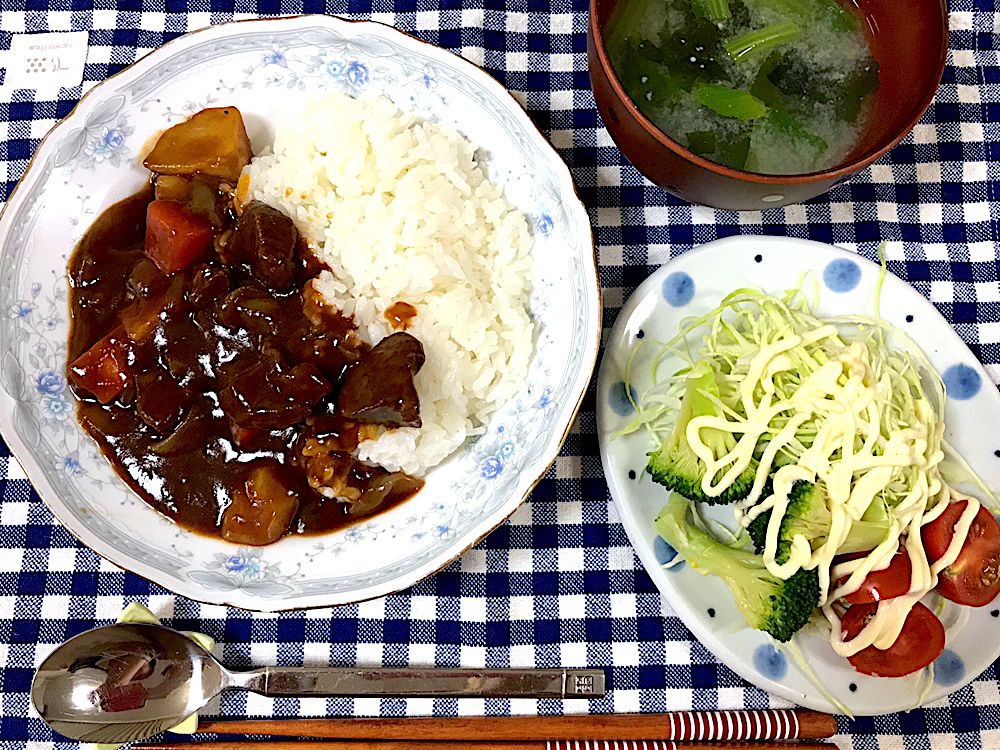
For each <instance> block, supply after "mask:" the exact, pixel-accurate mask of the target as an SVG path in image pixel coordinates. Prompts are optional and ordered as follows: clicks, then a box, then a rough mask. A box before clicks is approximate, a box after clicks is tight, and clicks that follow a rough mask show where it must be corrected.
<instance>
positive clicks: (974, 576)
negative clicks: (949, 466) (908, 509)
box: [920, 500, 1000, 607]
mask: <svg viewBox="0 0 1000 750" xmlns="http://www.w3.org/2000/svg"><path fill="white" fill-rule="evenodd" d="M967 505H968V501H967V500H960V501H958V502H955V503H952V504H951V505H949V506H948V508H947V509H946V510H945V512H944V513H942V514H941V515H940V516H938V517H937V518H936V519H934V520H933V521H931V522H930V523H929V524H927V525H926V526H924V528H923V530H922V531H921V532H920V536H921V539H922V540H923V543H924V549H925V550H926V551H927V559H928V560H929V561H931V562H932V563H933V562H935V561H937V560H939V559H940V558H941V557H942V556H943V555H944V553H945V552H946V551H947V549H948V545H949V544H951V538H952V535H953V534H954V531H955V524H956V523H958V520H959V519H960V518H961V517H962V513H963V512H964V511H965V508H966V506H967ZM937 592H938V593H939V594H941V596H943V597H944V598H946V599H951V600H952V601H953V602H956V603H958V604H964V605H966V606H968V607H983V606H985V605H987V604H989V603H990V602H992V601H993V600H994V599H995V598H996V596H997V594H1000V524H998V523H997V519H996V518H994V517H993V514H992V513H990V512H989V510H987V509H986V508H985V507H982V506H980V508H979V512H978V513H977V514H976V517H975V518H974V519H973V521H972V526H970V527H969V534H968V536H966V538H965V544H963V545H962V551H961V552H959V553H958V557H957V558H956V559H955V562H953V563H952V564H951V565H949V566H948V567H947V568H945V569H944V570H942V571H941V573H940V575H939V576H938V583H937Z"/></svg>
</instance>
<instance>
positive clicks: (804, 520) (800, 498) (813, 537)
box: [747, 480, 889, 565]
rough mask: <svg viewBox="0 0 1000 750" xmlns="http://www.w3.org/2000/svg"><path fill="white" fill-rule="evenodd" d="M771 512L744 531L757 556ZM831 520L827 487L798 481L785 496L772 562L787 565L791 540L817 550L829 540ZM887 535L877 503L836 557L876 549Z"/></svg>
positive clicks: (854, 527) (885, 518) (885, 516)
mask: <svg viewBox="0 0 1000 750" xmlns="http://www.w3.org/2000/svg"><path fill="white" fill-rule="evenodd" d="M770 520H771V511H770V510H766V511H764V512H763V513H761V514H760V515H759V516H757V517H756V518H754V519H753V520H752V521H751V522H750V525H749V526H748V527H747V532H749V534H750V539H751V540H752V541H753V546H754V549H755V550H756V551H757V554H761V553H763V552H764V544H765V540H766V538H767V524H768V523H769V522H770ZM832 520H833V517H832V514H831V513H830V504H829V501H828V497H827V493H826V487H825V486H824V485H822V484H818V483H815V482H806V481H803V480H799V481H797V482H795V483H794V484H793V485H792V488H791V490H789V492H788V507H787V508H786V509H785V515H784V516H783V517H782V519H781V526H780V528H779V529H778V549H777V552H776V554H775V556H774V560H775V562H777V563H778V564H779V565H782V564H784V563H786V562H787V561H788V556H789V554H790V552H791V547H792V540H793V539H794V538H795V537H796V536H798V535H801V536H803V537H805V540H806V541H807V542H809V547H810V549H812V550H816V549H818V548H819V547H820V545H822V544H823V543H824V542H825V541H826V540H827V538H828V537H829V536H830V525H831V523H832ZM888 532H889V518H888V514H887V513H886V512H885V506H884V505H883V504H881V503H880V502H878V501H876V502H873V503H872V504H871V506H869V510H868V511H867V512H866V513H865V515H864V516H862V518H861V520H860V521H855V522H854V523H853V524H852V525H851V530H850V532H849V533H848V535H847V539H845V540H844V542H843V544H841V545H840V547H839V548H838V549H837V551H838V553H840V554H846V553H850V552H865V551H868V550H871V549H874V548H875V547H876V546H878V545H879V544H880V543H881V542H882V540H883V539H885V535H886V534H887V533H888Z"/></svg>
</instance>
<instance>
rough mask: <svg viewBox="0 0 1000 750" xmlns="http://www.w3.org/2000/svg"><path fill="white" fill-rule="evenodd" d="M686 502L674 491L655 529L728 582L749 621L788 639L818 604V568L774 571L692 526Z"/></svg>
mask: <svg viewBox="0 0 1000 750" xmlns="http://www.w3.org/2000/svg"><path fill="white" fill-rule="evenodd" d="M689 505H690V503H689V501H687V500H685V499H684V498H682V497H674V498H673V499H672V500H671V501H670V503H668V504H667V507H665V508H664V509H663V511H662V512H661V513H660V515H659V517H658V518H657V519H656V522H655V528H656V531H657V533H659V534H660V536H662V537H663V539H664V540H665V541H666V542H667V544H669V545H670V546H671V547H673V548H674V549H675V550H677V552H678V554H680V555H681V556H682V557H684V558H685V559H686V560H687V561H688V562H690V563H691V566H692V567H694V568H697V569H698V570H699V571H701V572H702V573H704V574H709V573H711V574H712V575H717V576H719V577H720V578H721V579H722V580H723V581H725V582H726V585H727V586H729V589H730V591H732V593H733V598H734V599H735V600H736V607H737V609H739V611H740V612H741V613H742V615H743V617H744V618H745V619H746V621H747V624H748V625H750V627H752V628H756V629H757V630H763V631H764V632H765V633H768V634H769V635H770V636H771V637H772V638H774V639H775V640H777V641H781V642H782V643H784V642H786V641H788V640H789V639H790V638H791V637H792V635H794V634H795V632H796V631H797V630H799V629H800V628H802V627H803V626H804V625H805V624H806V622H808V620H809V616H810V615H811V614H812V611H813V610H814V609H816V607H818V606H819V576H818V574H817V572H816V570H815V569H813V570H799V571H797V572H796V573H795V574H794V575H792V576H791V577H790V578H788V579H787V580H783V579H781V578H778V577H777V576H775V575H772V574H771V573H770V572H769V571H768V570H767V568H765V567H764V561H763V560H762V559H761V558H760V557H758V556H757V555H755V554H753V553H752V552H749V551H747V550H739V549H733V548H731V547H727V546H726V545H724V544H722V543H720V542H718V541H716V540H715V539H714V538H713V537H712V536H711V535H710V534H708V533H706V532H704V531H702V530H700V529H698V528H696V527H695V526H693V525H692V524H691V523H690V522H689V521H688V518H687V513H688V508H689Z"/></svg>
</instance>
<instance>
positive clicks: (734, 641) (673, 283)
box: [597, 236, 1000, 715]
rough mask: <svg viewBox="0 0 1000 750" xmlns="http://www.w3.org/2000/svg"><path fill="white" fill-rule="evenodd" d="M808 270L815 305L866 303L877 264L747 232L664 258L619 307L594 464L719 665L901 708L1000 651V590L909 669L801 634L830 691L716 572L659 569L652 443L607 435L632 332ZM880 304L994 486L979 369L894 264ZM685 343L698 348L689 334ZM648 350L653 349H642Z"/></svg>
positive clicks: (801, 695)
mask: <svg viewBox="0 0 1000 750" xmlns="http://www.w3.org/2000/svg"><path fill="white" fill-rule="evenodd" d="M807 271H812V272H814V273H815V277H816V278H817V279H818V281H819V284H820V296H819V313H820V315H824V316H828V315H838V314H846V313H871V312H872V311H873V309H874V302H875V284H876V282H877V280H878V278H879V272H880V269H879V267H878V266H877V265H875V264H874V263H871V262H870V261H868V260H865V259H864V258H861V257H859V256H857V255H855V254H854V253H851V252H848V251H847V250H842V249H840V248H837V247H833V246H830V245H824V244H821V243H818V242H810V241H807V240H797V239H788V238H774V237H750V236H742V237H732V238H729V239H725V240H719V241H716V242H712V243H709V244H707V245H705V246H703V247H701V248H698V249H696V250H692V251H690V252H687V253H685V254H683V255H681V256H678V257H677V258H674V259H672V260H671V261H669V262H668V263H666V264H664V265H663V266H662V267H661V268H660V269H658V270H657V271H656V272H655V273H654V274H652V275H651V276H650V277H649V278H648V279H646V281H644V282H643V283H642V285H640V286H639V288H638V289H636V291H635V293H634V294H633V295H632V296H631V297H630V298H629V300H628V302H626V304H625V306H624V307H623V308H622V311H621V313H620V314H619V316H618V320H617V321H616V323H615V325H614V328H613V329H612V331H611V335H610V336H609V337H608V339H607V341H606V348H605V351H604V355H603V359H602V362H601V368H600V375H599V378H598V384H597V389H598V390H597V429H598V437H599V440H600V446H601V459H602V461H603V464H604V473H605V475H606V476H607V481H608V486H609V488H610V490H611V495H612V497H613V498H614V503H615V506H616V507H617V509H618V512H619V514H620V516H621V519H622V523H623V524H624V526H625V531H626V532H627V533H628V537H629V540H630V541H631V542H632V546H633V547H634V548H635V550H636V552H637V553H638V555H639V558H640V559H641V560H642V563H643V565H644V566H645V568H646V570H647V572H648V573H649V575H650V576H651V578H652V579H653V581H654V583H655V584H656V585H657V587H658V588H659V589H660V591H661V592H662V593H663V595H664V597H665V598H666V599H667V601H668V602H669V603H670V606H671V607H672V608H673V610H674V611H675V612H676V613H677V615H678V616H679V617H680V618H681V620H683V621H684V624H685V625H687V627H688V628H689V629H690V630H691V632H692V633H694V635H695V636H696V637H697V638H698V640H700V641H701V642H702V643H703V644H704V645H705V646H706V647H707V648H708V649H709V650H710V651H711V652H712V653H713V654H715V656H716V658H718V659H719V661H721V662H722V663H724V664H726V665H727V666H728V667H730V668H731V669H732V670H733V671H734V672H736V673H737V674H739V675H740V676H741V677H743V678H744V679H746V680H748V681H749V682H751V683H753V684H754V685H756V686H758V687H760V688H762V689H764V690H768V691H770V692H772V693H774V694H776V695H779V696H781V697H782V698H786V699H787V700H789V701H792V702H794V703H798V704H801V705H804V706H808V707H810V708H814V709H817V710H820V711H835V712H836V711H837V710H838V708H840V707H839V706H836V705H835V704H834V702H833V701H831V700H830V699H831V698H833V700H834V701H836V702H839V703H840V704H841V705H842V706H844V707H846V708H847V709H849V710H850V711H851V712H852V713H854V714H857V715H872V714H883V713H893V712H896V711H903V710H907V709H910V708H914V707H916V706H918V705H921V704H924V703H927V702H933V701H935V700H938V699H941V698H943V697H944V696H946V695H948V694H949V693H951V692H953V691H955V690H957V689H959V688H960V687H962V686H963V685H965V684H966V683H968V682H970V681H972V680H973V679H975V678H976V677H977V676H978V675H979V674H980V673H981V672H983V670H985V669H986V668H987V667H989V666H990V664H992V663H993V661H994V660H995V659H996V658H997V656H998V655H1000V638H997V625H998V623H1000V600H998V601H996V602H994V603H993V604H992V605H989V606H986V607H982V608H978V609H972V608H969V607H959V606H957V605H954V606H950V607H949V608H948V609H946V610H945V613H944V615H943V616H942V620H943V622H944V624H945V627H946V632H947V643H946V648H945V651H944V653H943V654H942V655H941V657H940V658H939V659H938V660H937V661H936V662H935V663H934V665H933V670H929V669H928V670H923V671H922V672H920V673H917V674H915V675H911V676H909V677H903V678H895V679H890V678H878V677H866V676H865V675H862V674H859V673H857V672H855V671H854V669H853V668H852V667H851V666H850V664H848V662H847V660H846V659H844V658H841V657H839V656H837V655H836V654H835V653H834V651H833V649H832V648H830V645H829V643H828V642H827V641H825V640H823V639H821V638H818V637H808V638H803V639H802V655H803V656H804V659H805V662H806V663H807V664H808V665H809V667H810V668H811V669H812V670H813V672H814V673H815V676H816V677H817V678H818V682H819V683H820V684H821V685H822V686H823V688H825V690H826V691H828V692H827V693H824V690H823V689H821V688H820V687H819V686H818V685H817V682H816V681H814V680H811V679H810V678H809V677H808V676H807V675H806V674H805V672H804V671H803V669H802V667H801V665H800V664H798V663H797V661H796V660H795V658H794V657H793V656H790V655H789V654H788V653H787V652H786V651H784V650H779V649H776V648H775V645H774V642H773V641H772V640H771V639H770V638H769V637H768V636H766V635H765V634H763V633H761V632H759V631H756V630H751V629H750V628H748V627H746V624H745V622H744V620H743V617H742V615H740V613H739V612H738V611H737V609H736V605H735V604H734V603H733V597H732V595H731V594H730V592H729V589H728V588H726V585H725V584H724V583H723V582H722V580H721V579H719V578H716V577H715V576H704V575H702V574H701V573H700V572H699V571H696V570H693V569H692V568H691V566H690V565H688V564H687V563H681V564H679V565H674V566H672V567H669V568H664V567H663V565H664V563H667V562H670V561H672V560H673V558H674V557H675V556H676V552H675V551H674V550H673V549H672V548H671V547H670V546H669V545H668V544H666V542H665V541H664V540H663V539H662V538H660V537H659V536H658V535H657V534H656V532H655V531H654V530H653V520H654V519H655V518H656V516H657V515H659V513H660V511H661V510H662V509H663V506H664V505H666V503H667V501H668V500H669V493H667V492H665V491H664V490H663V488H662V487H660V486H659V485H657V484H654V483H653V481H652V479H650V477H649V475H648V474H646V472H645V471H644V469H645V466H646V453H647V451H649V450H650V448H651V447H652V446H651V445H650V442H649V438H648V436H647V435H646V434H645V433H644V432H638V433H633V434H632V435H628V436H625V437H620V438H612V435H613V434H614V433H615V432H616V431H617V430H618V429H619V428H620V427H621V426H622V425H624V424H625V423H626V422H627V421H628V419H629V418H630V416H631V414H632V411H631V410H632V406H631V404H630V403H629V400H628V398H627V397H626V395H625V386H624V373H625V364H626V362H627V360H628V357H629V354H630V353H631V351H632V350H633V349H634V347H635V345H636V344H637V343H638V341H639V340H640V339H643V338H645V339H652V340H657V341H666V340H668V339H670V338H671V337H672V336H673V335H674V334H676V333H677V331H678V329H679V326H680V322H681V319H682V318H685V317H688V316H694V315H703V314H705V313H707V312H709V311H710V310H712V309H713V308H714V307H715V306H716V305H718V304H719V302H720V301H721V300H722V298H723V297H724V296H725V295H726V294H728V293H729V292H732V291H733V290H735V289H738V288H740V287H745V286H752V287H757V288H760V289H763V290H764V291H767V292H771V293H779V294H780V293H781V292H783V291H784V290H786V289H793V288H795V287H796V286H798V284H799V283H800V281H801V279H802V275H803V274H804V273H806V272H807ZM880 308H881V314H882V317H883V318H884V319H886V320H888V321H889V322H890V323H893V324H895V325H896V326H898V327H899V328H901V329H903V330H904V331H906V332H907V333H908V334H909V335H910V336H912V338H913V339H914V340H915V341H916V343H917V344H918V345H919V346H920V347H921V348H922V349H923V351H924V352H925V353H926V354H927V356H928V357H929V359H930V361H931V364H932V365H933V366H934V367H935V368H936V369H937V370H938V372H940V373H941V374H942V376H943V378H944V381H945V384H946V386H947V388H948V400H947V403H946V404H945V438H946V439H947V440H948V441H949V442H950V443H951V444H952V445H953V446H955V448H957V449H958V451H959V452H960V453H961V455H963V456H964V457H965V458H966V459H967V460H968V461H969V463H970V464H971V465H972V467H973V468H974V469H975V470H976V471H977V472H978V473H979V475H980V476H981V477H982V478H983V479H984V480H985V481H986V482H987V483H988V484H991V485H992V486H994V487H1000V459H998V458H997V456H1000V435H998V434H997V430H996V424H997V422H998V421H1000V394H998V393H997V389H996V387H995V386H994V385H993V382H992V381H991V380H990V377H989V375H987V373H986V371H985V370H984V369H983V367H982V366H981V365H980V364H979V362H978V361H976V358H975V357H974V356H973V354H972V352H970V351H969V349H968V348H967V347H966V346H965V344H964V343H963V342H962V340H961V339H960V338H959V337H958V335H957V334H956V333H955V331H953V330H952V328H951V326H950V325H948V323H947V321H945V319H944V318H942V317H941V315H940V314H939V313H938V312H937V310H936V309H935V308H934V307H933V305H931V304H930V302H928V301H927V300H926V299H925V298H924V297H923V296H922V295H920V294H919V293H918V292H917V291H916V290H914V289H913V288H911V287H910V286H909V285H907V284H906V283H905V282H903V281H901V280H900V279H899V278H897V277H895V276H893V275H891V274H888V275H887V276H886V278H885V283H884V286H883V287H882V297H881V303H880ZM690 340H691V342H692V344H693V345H694V346H697V344H698V340H697V338H696V337H691V339H690ZM653 348H654V347H649V350H650V355H651V352H652V349H653ZM640 351H642V350H640ZM644 356H645V355H643V354H640V357H638V358H637V360H636V363H635V364H634V365H633V370H632V372H633V374H634V375H633V376H634V378H635V381H634V383H633V389H634V392H635V393H641V392H642V390H643V389H644V388H645V387H646V386H647V385H649V377H650V375H649V374H648V373H649V369H648V367H646V366H644V364H645V362H644V361H640V360H641V359H643V357H644ZM678 363H679V360H678ZM661 366H662V367H663V370H662V372H670V371H671V369H670V366H671V363H670V361H669V360H664V362H663V364H662V365H661ZM643 378H645V380H644V379H643ZM994 451H996V453H994ZM971 491H973V492H974V490H971ZM714 510H716V511H719V509H714ZM724 514H725V511H724V510H722V511H721V512H719V515H717V516H716V517H717V520H720V521H723V522H724V520H725V519H726V518H727V517H728V521H729V525H730V526H732V525H733V517H732V513H731V512H729V513H728V514H725V515H724ZM925 689H926V692H925Z"/></svg>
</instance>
